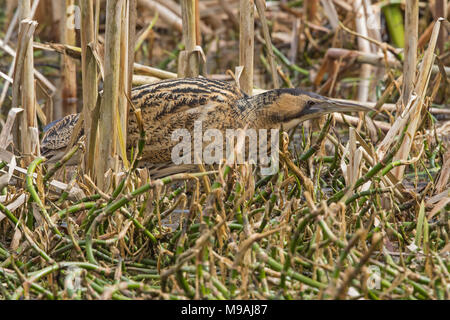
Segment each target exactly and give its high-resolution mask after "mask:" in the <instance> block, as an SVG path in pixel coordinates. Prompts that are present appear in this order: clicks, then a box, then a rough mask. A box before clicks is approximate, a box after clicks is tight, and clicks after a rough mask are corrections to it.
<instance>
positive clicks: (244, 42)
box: [239, 0, 255, 96]
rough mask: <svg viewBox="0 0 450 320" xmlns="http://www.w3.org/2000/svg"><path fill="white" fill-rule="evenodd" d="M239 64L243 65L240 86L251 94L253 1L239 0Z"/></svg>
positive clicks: (253, 39) (253, 38) (253, 43)
mask: <svg viewBox="0 0 450 320" xmlns="http://www.w3.org/2000/svg"><path fill="white" fill-rule="evenodd" d="M239 13H240V26H239V27H240V29H239V30H240V31H239V65H240V66H242V67H243V70H242V74H241V76H240V78H239V84H240V88H241V89H242V90H243V91H244V92H245V93H247V94H248V95H250V96H251V95H252V94H253V61H254V46H255V30H254V28H255V26H254V15H255V12H254V1H253V0H240V11H239Z"/></svg>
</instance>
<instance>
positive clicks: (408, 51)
mask: <svg viewBox="0 0 450 320" xmlns="http://www.w3.org/2000/svg"><path fill="white" fill-rule="evenodd" d="M418 36H419V1H418V0H411V1H406V12H405V61H404V62H403V79H404V80H403V92H402V97H403V99H402V102H403V106H406V104H407V103H408V100H409V96H410V95H411V92H412V90H413V88H414V80H415V79H416V65H417V41H418ZM402 110H403V108H402Z"/></svg>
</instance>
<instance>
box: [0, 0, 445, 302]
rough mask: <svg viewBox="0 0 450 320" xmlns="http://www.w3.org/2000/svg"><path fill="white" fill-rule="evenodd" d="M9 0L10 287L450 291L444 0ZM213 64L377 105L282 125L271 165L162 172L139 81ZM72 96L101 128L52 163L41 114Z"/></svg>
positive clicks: (124, 292)
mask: <svg viewBox="0 0 450 320" xmlns="http://www.w3.org/2000/svg"><path fill="white" fill-rule="evenodd" d="M0 8H2V9H0V91H1V96H0V108H1V109H0V110H1V114H2V115H1V119H0V128H1V132H0V161H1V164H0V169H1V173H0V174H1V176H0V189H1V195H0V299H118V300H128V299H412V300H416V299H449V298H450V276H449V273H450V260H449V252H450V244H449V233H450V230H449V229H450V220H449V212H450V210H449V209H450V183H449V178H450V121H449V118H450V108H449V103H450V99H449V90H450V89H449V74H450V67H449V66H450V54H449V51H450V50H449V46H450V41H449V38H448V31H449V30H450V28H449V25H450V24H449V21H448V19H447V17H448V13H449V11H450V6H449V5H448V3H447V1H445V0H434V1H416V0H413V1H382V2H378V1H370V0H356V1H350V0H348V1H347V0H321V1H319V0H303V1H302V0H300V1H287V0H285V1H284V0H281V1H264V0H255V1H253V0H240V1H239V0H231V1H220V0H219V1H217V0H200V1H199V0H181V1H175V0H119V1H111V0H107V1H100V0H82V1H75V0H65V1H50V0H40V1H39V0H34V1H30V0H0ZM198 75H202V76H206V77H210V78H214V79H221V80H228V81H235V82H236V83H237V84H238V85H240V87H241V88H242V89H243V90H244V91H245V92H247V93H248V94H255V93H258V92H261V91H263V90H267V89H272V88H278V87H301V88H303V89H306V90H309V91H314V92H317V93H320V94H322V95H326V96H330V97H334V98H339V99H346V100H357V101H358V102H359V103H361V104H366V105H368V106H372V107H373V108H374V110H376V112H373V113H369V114H368V115H367V116H364V115H360V116H359V117H357V116H349V115H345V116H343V115H341V114H335V115H332V116H330V117H325V118H324V119H321V120H320V121H314V122H311V123H306V124H304V126H301V127H300V128H298V129H297V130H295V131H294V132H290V133H283V134H282V135H281V136H280V142H281V143H280V153H279V157H280V168H279V170H278V172H277V173H276V174H274V175H271V176H266V177H261V176H259V174H258V171H257V170H256V169H255V168H254V167H252V166H251V165H250V164H241V165H235V166H226V165H224V166H220V167H219V168H218V170H214V168H208V167H205V166H199V170H198V173H195V174H178V175H174V176H169V177H166V178H163V179H159V180H154V179H152V178H151V177H150V176H149V174H148V172H147V171H146V170H145V169H140V168H138V161H137V159H138V158H139V155H140V152H141V151H142V150H141V149H142V144H139V145H138V146H137V148H136V155H135V156H134V157H133V158H131V159H129V158H127V155H126V152H125V150H126V147H125V141H126V123H127V122H126V119H127V116H134V115H136V116H137V117H138V119H139V117H140V112H141V111H140V110H134V109H133V108H131V107H130V105H129V103H128V99H127V95H128V96H129V92H130V90H131V87H132V86H135V85H138V84H143V83H151V82H155V81H158V80H160V79H168V78H176V77H191V76H198ZM98 89H102V90H104V94H103V99H98ZM75 112H81V113H82V117H83V122H80V125H79V126H77V127H76V128H75V130H76V131H77V132H79V130H81V129H84V132H85V139H83V140H82V141H76V139H75V136H77V135H75V134H74V138H73V139H72V140H73V141H71V142H70V145H69V147H68V148H67V154H66V156H65V157H64V158H63V160H62V161H61V162H59V163H57V164H56V165H46V162H45V160H46V159H44V158H42V157H40V154H39V140H40V134H41V132H42V129H43V128H44V127H45V125H47V124H49V123H50V122H51V121H53V120H56V119H59V118H61V117H62V116H64V115H67V114H70V113H75ZM111 133H112V135H111ZM111 136H112V139H111ZM141 136H142V138H144V137H145V132H141ZM77 150H83V151H84V152H85V153H84V154H85V156H84V158H83V161H82V163H81V164H80V165H79V166H77V167H68V166H65V165H64V164H65V163H66V162H67V161H68V160H69V159H70V157H72V156H73V154H74V153H75V152H76V151H77ZM208 170H209V171H208Z"/></svg>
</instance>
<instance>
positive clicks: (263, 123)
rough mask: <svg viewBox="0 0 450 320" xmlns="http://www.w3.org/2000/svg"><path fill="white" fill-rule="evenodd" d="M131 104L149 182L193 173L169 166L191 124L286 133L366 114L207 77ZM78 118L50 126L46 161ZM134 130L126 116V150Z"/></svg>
mask: <svg viewBox="0 0 450 320" xmlns="http://www.w3.org/2000/svg"><path fill="white" fill-rule="evenodd" d="M131 100H132V102H133V104H134V105H135V107H136V108H140V109H141V110H142V116H143V122H144V129H145V132H146V143H145V147H144V151H143V155H142V159H141V162H140V164H141V165H142V166H146V167H149V168H150V169H152V170H151V172H152V173H153V176H154V177H160V176H164V175H166V174H172V173H175V172H180V171H183V170H190V169H193V168H196V166H195V165H193V166H192V167H191V168H188V167H177V168H175V167H174V166H173V163H172V161H171V149H172V148H173V147H174V146H175V145H176V144H177V143H178V142H177V141H173V140H172V132H173V131H174V130H175V129H187V130H188V131H189V132H192V131H193V129H194V121H197V120H202V123H203V130H206V129H219V130H221V131H225V130H226V129H238V128H244V127H246V126H247V127H248V128H254V129H262V128H265V129H272V128H281V127H283V129H285V130H288V129H290V128H292V127H294V126H296V125H297V124H299V123H300V122H302V121H304V120H307V119H312V118H316V117H319V116H320V115H323V114H327V113H331V112H352V111H369V110H371V109H370V108H367V107H363V106H360V105H357V104H351V103H342V102H336V101H333V100H330V99H328V98H325V97H322V96H320V95H317V94H315V93H310V92H306V91H303V90H300V89H276V90H270V91H267V92H265V93H262V94H259V95H256V96H253V97H249V96H247V95H246V94H245V93H243V92H242V91H241V90H240V89H238V88H237V87H236V86H234V85H232V84H228V83H226V82H223V81H218V80H209V79H206V78H187V79H173V80H165V81H161V82H158V83H155V84H150V85H143V86H140V87H136V88H134V89H133V90H132V97H131ZM77 121H78V115H69V116H66V117H65V118H63V119H61V120H59V121H57V122H55V123H53V124H52V125H50V126H47V127H49V128H48V129H47V131H46V132H45V134H44V137H43V139H42V144H41V146H42V147H41V153H42V155H43V156H45V157H47V158H48V159H49V161H56V160H58V159H60V158H61V156H62V155H63V154H64V152H65V148H66V146H67V144H68V142H69V140H70V136H71V134H72V131H73V128H74V126H75V124H76V122H77ZM138 139H139V129H138V126H137V122H136V119H135V117H134V116H133V115H130V116H129V120H128V132H127V140H128V141H127V145H128V147H129V148H131V147H135V146H136V143H137V141H138Z"/></svg>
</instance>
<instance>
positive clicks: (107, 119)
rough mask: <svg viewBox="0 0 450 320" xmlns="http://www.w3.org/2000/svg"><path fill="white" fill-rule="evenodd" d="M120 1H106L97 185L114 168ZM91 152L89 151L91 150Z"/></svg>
mask: <svg viewBox="0 0 450 320" xmlns="http://www.w3.org/2000/svg"><path fill="white" fill-rule="evenodd" d="M123 5H124V0H118V1H113V0H107V2H106V30H105V65H104V70H105V79H104V88H105V89H104V93H103V98H102V99H101V100H102V101H101V104H100V117H99V124H98V125H99V141H98V144H99V156H98V157H96V159H95V160H96V161H95V172H96V178H97V185H98V187H99V188H100V189H103V188H104V186H105V183H104V180H105V173H106V171H107V170H108V168H116V167H117V165H116V164H117V158H116V154H117V152H116V144H117V134H118V132H117V131H118V130H117V127H116V124H117V123H116V121H114V120H115V119H117V118H116V112H118V98H119V81H120V80H119V79H120V50H117V48H120V35H121V25H122V23H121V17H122V8H123ZM91 152H92V151H91Z"/></svg>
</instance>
